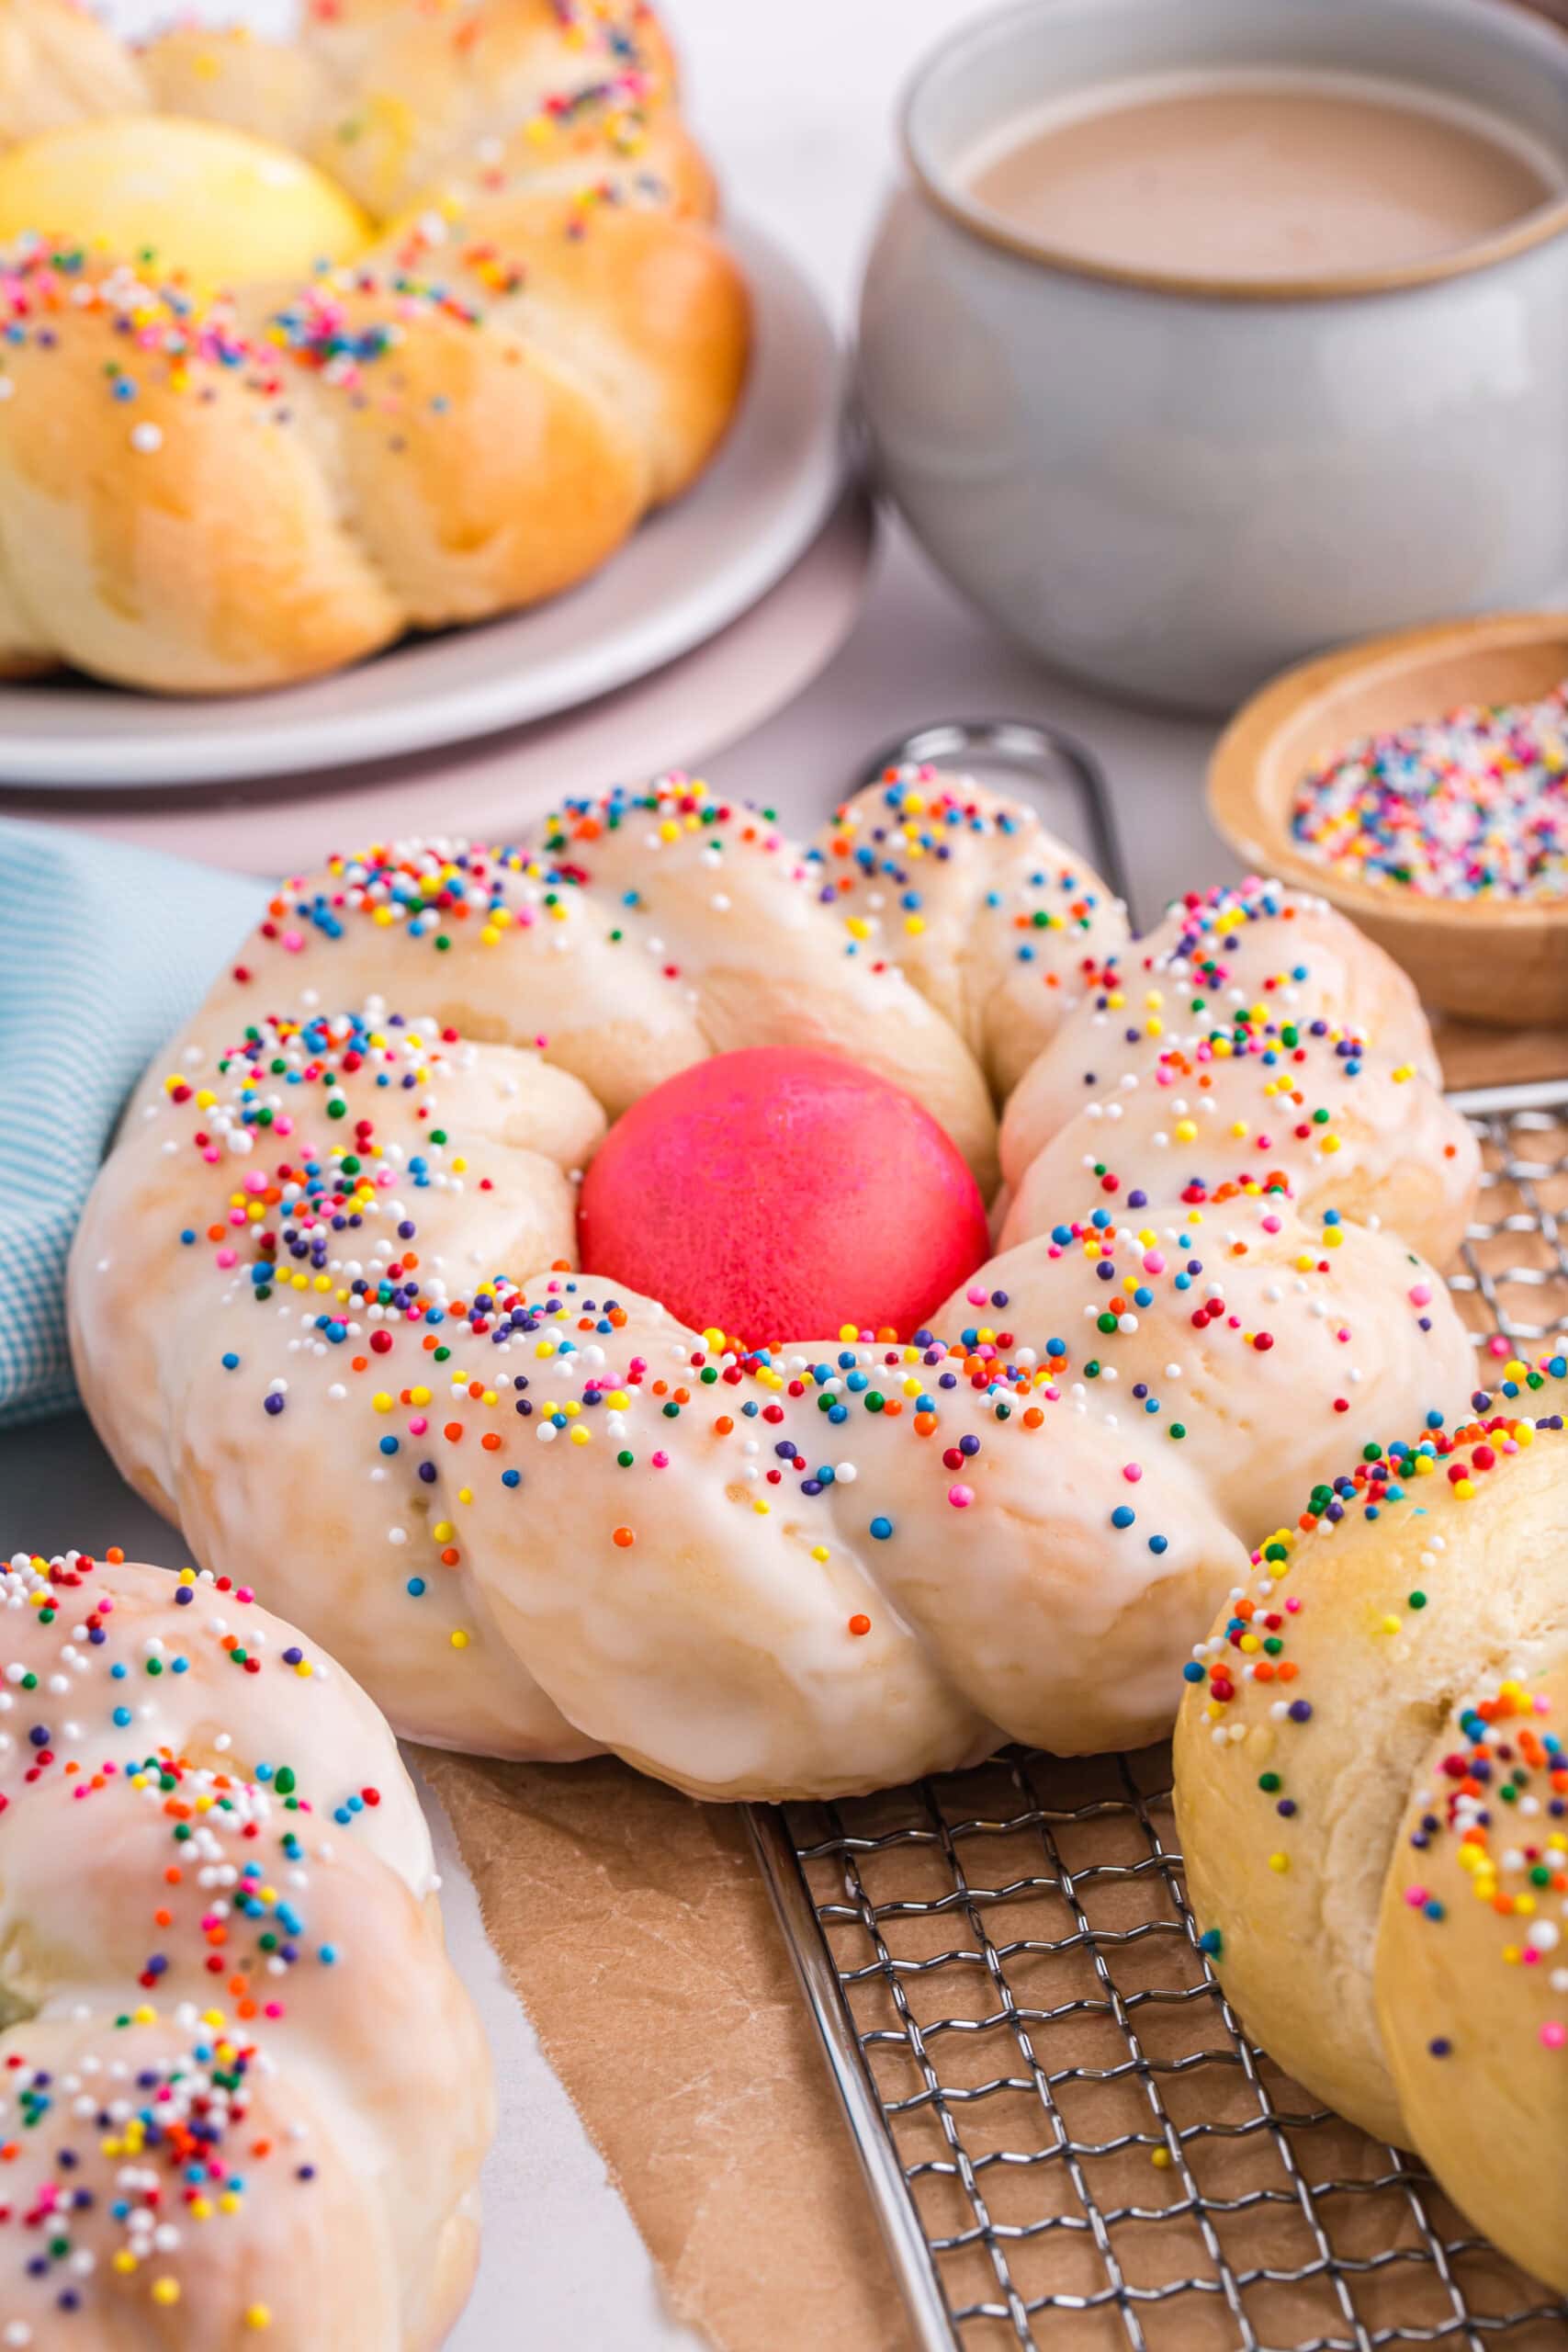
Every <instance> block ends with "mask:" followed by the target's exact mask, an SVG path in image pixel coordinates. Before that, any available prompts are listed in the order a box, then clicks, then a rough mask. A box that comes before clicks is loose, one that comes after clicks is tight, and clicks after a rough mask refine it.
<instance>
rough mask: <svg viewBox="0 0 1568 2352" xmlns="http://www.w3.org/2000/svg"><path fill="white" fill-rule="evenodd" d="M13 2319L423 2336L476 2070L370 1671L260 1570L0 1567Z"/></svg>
mask: <svg viewBox="0 0 1568 2352" xmlns="http://www.w3.org/2000/svg"><path fill="white" fill-rule="evenodd" d="M0 1665H3V1667H4V1679H5V1691H4V1698H3V1700H0V1706H3V1708H4V1710H5V1713H4V1717H3V1722H4V1728H3V1729H0V1815H4V1819H3V1822H0V1854H3V1856H4V1863H5V1867H4V1870H3V1871H0V2014H3V2015H4V2017H5V2018H6V2026H5V2030H4V2031H3V2032H0V2052H3V2055H4V2065H3V2067H0V2141H3V2142H4V2143H5V2146H6V2157H7V2159H8V2160H9V2161H8V2163H7V2165H6V2199H5V2202H4V2206H3V2207H0V2319H3V2323H4V2324H3V2327H0V2335H3V2339H4V2342H5V2343H6V2346H17V2347H34V2352H47V2348H48V2347H53V2346H67V2345H69V2346H80V2347H82V2352H96V2347H99V2346H102V2347H104V2352H109V2347H118V2346H132V2345H152V2344H157V2345H159V2346H165V2347H168V2352H185V2347H187V2346H188V2347H189V2352H214V2348H215V2347H217V2346H231V2345H233V2346H238V2345H241V2344H248V2343H251V2342H253V2341H254V2342H255V2343H257V2344H276V2345H277V2346H279V2347H284V2346H287V2347H289V2352H296V2347H299V2348H300V2352H302V2347H304V2346H324V2345H328V2344H330V2345H332V2346H333V2347H334V2352H386V2347H388V2346H408V2347H410V2352H412V2347H414V2346H435V2345H436V2344H438V2343H439V2342H440V2341H441V2340H442V2338H443V2337H444V2336H445V2335H446V2331H447V2329H448V2328H449V2326H450V2325H451V2324H452V2322H453V2320H454V2319H455V2318H456V2316H457V2312H458V2310H459V2309H460V2308H461V2305H462V2303H463V2301H464V2299H465V2297H466V2296H467V2293H468V2286H469V2283H470V2280H471V2278H472V2274H473V2268H474V2262H475V2258H476V2255H477V2251H478V2207H477V2201H476V2184H477V2180H478V2176H479V2164H480V2161H481V2159H482V2157H483V2154H484V2152H485V2148H486V2146H487V2144H488V2143H489V2140H490V2136H491V2129H492V2123H493V2111H492V2096H491V2074H490V2065H489V2061H488V2057H487V2054H486V2052H485V2048H484V2042H483V2040H482V2037H481V2035H480V2032H479V2022H478V2019H477V2018H476V2017H475V2015H474V2012H473V2008H472V2006H471V2004H470V2003H469V2000H468V1995H467V1993H466V1992H465V1991H464V1989H463V1987H462V1985H460V1983H459V1982H458V1980H457V1976H456V1975H455V1974H454V1973H453V1971H452V1969H451V1967H450V1965H449V1964H448V1962H447V1961H446V1955H445V1952H444V1951H443V1947H442V1936H441V1918H440V1912H439V1910H438V1908H437V1905H436V1902H435V1897H434V1886H435V1883H436V1882H435V1878H434V1866H433V1857H432V1853H431V1849H430V1839H429V1835H428V1832H427V1831H426V1828H425V1826H424V1820H423V1815H422V1814H421V1811H420V1808H419V1803H418V1800H417V1798H416V1797H415V1795H414V1792H413V1789H412V1785H411V1784H410V1781H409V1779H408V1776H407V1774H406V1773H405V1772H404V1770H403V1768H402V1764H401V1762H400V1758H399V1756H398V1752H397V1749H396V1747H395V1746H394V1744H393V1741H392V1738H391V1735H390V1733H389V1731H388V1729H387V1726H386V1724H385V1723H384V1722H383V1721H382V1720H381V1718H380V1716H379V1715H378V1713H377V1712H376V1710H375V1708H374V1707H373V1706H372V1705H371V1704H370V1702H369V1701H368V1700H367V1698H366V1697H365V1695H364V1693H363V1692H362V1691H360V1690H358V1689H357V1688H356V1687H355V1684H354V1683H353V1682H352V1681H350V1679H349V1678H348V1677H347V1675H346V1674H344V1673H343V1672H342V1671H341V1670H340V1669H338V1668H335V1667H334V1666H333V1662H332V1660H331V1659H330V1658H329V1657H326V1656H325V1655H324V1654H323V1653H322V1652H321V1650H319V1649H318V1648H317V1647H316V1646H315V1645H314V1644H313V1643H311V1642H310V1641H308V1640H307V1638H306V1637H305V1636H304V1635H303V1634H298V1633H296V1632H295V1630H294V1629H293V1627H292V1626H289V1625H287V1624H284V1623H280V1621H279V1620H278V1619H276V1618H275V1617H272V1616H270V1615H268V1613H267V1612H266V1611H265V1610H264V1609H261V1608H259V1607H258V1606H257V1605H256V1603H255V1601H254V1598H253V1596H252V1595H251V1593H250V1592H249V1590H248V1589H247V1590H237V1589H234V1588H233V1587H232V1586H231V1584H230V1582H229V1581H228V1579H226V1578H220V1579H218V1580H216V1581H215V1580H214V1579H213V1578H212V1577H210V1576H208V1575H202V1576H197V1574H196V1573H195V1571H193V1570H191V1569H186V1570H184V1571H183V1572H182V1573H181V1574H180V1575H179V1576H178V1577H175V1576H171V1575H170V1574H168V1573H167V1572H166V1571H165V1570H164V1569H161V1568H151V1567H141V1566H133V1565H132V1564H130V1563H129V1562H127V1561H125V1560H123V1559H122V1558H121V1557H120V1555H119V1554H118V1552H111V1553H110V1554H109V1555H108V1556H107V1559H106V1560H103V1561H96V1560H93V1559H91V1558H89V1557H87V1556H86V1555H84V1554H81V1553H76V1552H68V1553H65V1554H64V1555H61V1556H58V1557H56V1558H54V1559H45V1558H43V1557H41V1556H38V1555H28V1554H26V1553H20V1554H17V1555H15V1556H14V1557H13V1558H12V1559H11V1560H10V1561H9V1563H8V1564H7V1565H6V1566H0Z"/></svg>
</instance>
